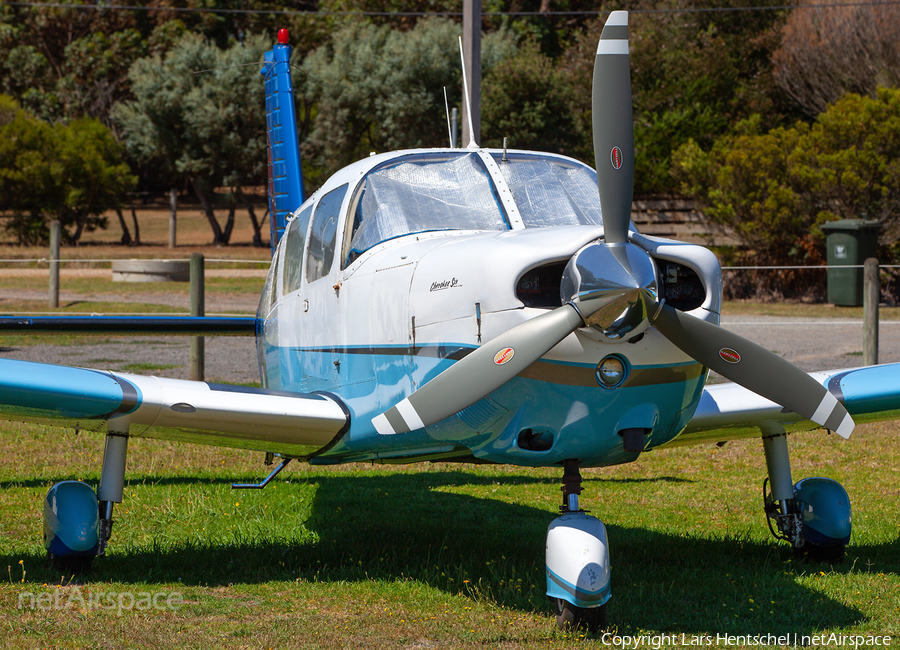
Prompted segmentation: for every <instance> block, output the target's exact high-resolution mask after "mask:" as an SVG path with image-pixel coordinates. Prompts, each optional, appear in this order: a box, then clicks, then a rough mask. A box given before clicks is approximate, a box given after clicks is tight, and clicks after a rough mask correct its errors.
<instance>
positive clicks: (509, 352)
mask: <svg viewBox="0 0 900 650" xmlns="http://www.w3.org/2000/svg"><path fill="white" fill-rule="evenodd" d="M515 353H516V351H515V350H513V349H512V348H503V349H502V350H500V351H499V352H498V353H497V354H495V355H494V363H496V364H497V365H498V366H502V365H503V364H504V363H509V362H510V360H512V358H513V355H514V354H515Z"/></svg>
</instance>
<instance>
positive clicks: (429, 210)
mask: <svg viewBox="0 0 900 650" xmlns="http://www.w3.org/2000/svg"><path fill="white" fill-rule="evenodd" d="M361 187H362V189H361V192H360V193H359V194H357V197H356V209H355V214H354V221H353V232H352V235H351V239H350V250H349V253H348V255H347V260H346V264H349V263H351V262H352V261H353V260H354V259H356V258H357V257H358V256H359V255H360V254H361V253H362V252H363V251H366V250H368V249H370V248H371V247H372V246H375V245H376V244H378V243H380V242H383V241H385V240H388V239H393V238H394V237H400V236H401V235H408V234H410V233H417V232H425V231H429V230H508V229H509V225H508V224H507V222H506V219H505V217H504V214H503V210H502V208H501V207H500V201H499V200H498V198H497V194H496V190H495V189H494V186H493V184H492V183H491V180H490V176H489V175H488V171H487V169H486V167H485V165H484V163H483V162H482V160H481V158H479V156H478V155H477V154H476V153H473V152H465V151H460V152H459V153H456V152H454V153H430V154H418V155H411V156H406V157H404V158H401V159H399V160H392V161H390V162H389V163H387V164H386V165H384V166H382V167H376V168H375V169H373V170H372V171H371V172H369V173H368V174H367V175H366V178H365V180H364V181H363V184H362V186H361ZM346 264H345V265H346Z"/></svg>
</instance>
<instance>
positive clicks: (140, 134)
mask: <svg viewBox="0 0 900 650" xmlns="http://www.w3.org/2000/svg"><path fill="white" fill-rule="evenodd" d="M268 48H269V43H268V41H267V39H264V38H262V37H247V38H246V39H245V40H244V42H243V43H234V44H232V46H231V47H230V48H228V49H227V50H219V49H218V48H217V47H216V46H215V45H213V44H212V43H210V42H209V41H207V40H205V39H204V38H202V37H199V36H196V35H186V36H184V37H183V38H181V39H180V40H179V41H178V42H177V44H176V45H175V46H174V47H173V48H172V49H171V50H170V51H169V52H167V53H166V54H165V56H162V55H159V54H156V55H153V56H150V57H145V58H143V59H139V60H138V61H136V62H135V64H134V65H133V66H132V69H131V71H130V73H129V78H130V80H131V83H132V92H133V94H134V96H135V99H134V100H133V101H129V102H123V103H120V104H118V105H117V106H116V107H115V109H114V111H113V114H114V116H115V118H116V120H117V123H118V125H119V127H120V129H121V131H122V136H123V142H124V144H125V146H126V148H127V149H128V152H129V153H130V155H131V156H132V157H133V158H134V159H135V160H137V161H138V162H139V163H140V164H141V165H142V166H143V167H145V168H147V167H153V168H155V169H156V174H157V175H158V176H160V177H163V178H166V177H167V178H168V180H169V182H170V183H171V184H182V181H184V182H186V183H187V184H188V185H189V186H190V187H191V189H192V190H193V192H194V194H195V195H196V196H197V199H198V200H199V201H200V204H201V206H202V207H203V211H204V214H205V215H206V218H207V221H208V222H209V225H210V228H211V230H212V233H213V242H212V243H213V244H227V243H228V242H229V239H230V237H231V228H232V226H233V224H234V196H242V195H241V193H240V190H239V188H240V186H242V185H260V184H262V183H263V182H264V179H265V160H266V157H265V147H266V141H265V139H266V131H265V115H264V105H263V104H264V102H263V89H262V78H261V77H260V75H259V69H258V68H257V67H256V65H254V64H256V63H258V62H260V61H261V60H262V56H263V52H264V51H265V50H266V49H268ZM221 186H231V187H236V188H238V189H236V190H235V191H234V192H232V195H233V196H232V200H231V203H230V212H229V218H228V220H227V222H226V225H225V227H224V228H222V227H221V225H220V224H219V222H218V221H217V219H216V216H215V213H214V206H213V202H212V199H213V192H214V190H215V189H216V188H217V187H221ZM251 216H252V217H255V215H253V214H252V212H251ZM254 220H255V219H254ZM255 225H256V227H257V228H258V224H255Z"/></svg>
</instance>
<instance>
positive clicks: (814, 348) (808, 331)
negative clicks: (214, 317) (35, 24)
mask: <svg viewBox="0 0 900 650" xmlns="http://www.w3.org/2000/svg"><path fill="white" fill-rule="evenodd" d="M254 300H255V299H254ZM722 325H723V326H724V327H726V328H727V329H729V330H730V331H733V332H735V333H737V334H740V335H741V336H743V337H745V338H748V339H750V340H751V341H754V342H755V343H758V344H759V345H762V346H763V347H765V348H767V349H769V350H772V351H774V352H776V353H777V354H779V355H781V356H783V357H784V358H786V359H787V360H789V361H791V362H792V363H794V364H795V365H797V366H798V367H800V368H801V369H803V370H805V371H806V372H811V371H814V370H828V369H836V368H851V367H858V366H861V365H862V361H863V357H862V349H863V341H862V336H863V334H862V333H863V327H862V321H861V320H837V319H812V318H781V317H770V316H734V317H730V318H725V319H723V322H722ZM879 348H880V354H879V361H880V362H881V363H893V362H900V321H882V323H881V331H880V337H879ZM0 356H2V357H6V358H9V359H22V360H26V361H39V362H43V363H56V364H65V365H75V366H83V367H89V368H98V369H108V370H119V371H125V372H135V373H139V374H154V375H158V376H163V377H175V378H179V379H187V378H188V374H189V358H190V348H189V339H188V338H186V337H153V338H144V337H120V338H108V339H107V338H104V339H102V340H100V339H99V338H98V337H85V339H84V343H83V344H82V343H79V344H76V345H31V346H22V347H18V348H13V349H10V348H0ZM138 364H150V365H145V366H141V365H138ZM129 366H130V367H129ZM167 366H171V367H167ZM206 378H207V379H208V380H210V381H227V382H237V383H248V382H253V381H259V370H258V363H257V358H256V344H255V340H254V339H252V338H250V337H207V339H206Z"/></svg>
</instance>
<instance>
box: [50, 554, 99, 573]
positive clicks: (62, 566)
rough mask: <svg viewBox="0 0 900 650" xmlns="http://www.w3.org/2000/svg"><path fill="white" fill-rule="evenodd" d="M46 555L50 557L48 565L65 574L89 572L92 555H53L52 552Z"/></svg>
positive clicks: (92, 559)
mask: <svg viewBox="0 0 900 650" xmlns="http://www.w3.org/2000/svg"><path fill="white" fill-rule="evenodd" d="M47 555H48V557H49V558H50V566H51V567H52V568H54V569H55V570H57V571H61V572H62V573H64V574H66V575H72V574H76V573H90V571H91V564H92V563H93V561H94V556H93V555H53V554H52V553H48V554H47Z"/></svg>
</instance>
